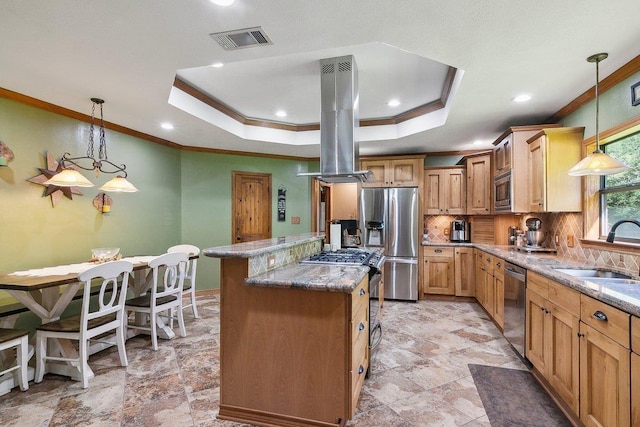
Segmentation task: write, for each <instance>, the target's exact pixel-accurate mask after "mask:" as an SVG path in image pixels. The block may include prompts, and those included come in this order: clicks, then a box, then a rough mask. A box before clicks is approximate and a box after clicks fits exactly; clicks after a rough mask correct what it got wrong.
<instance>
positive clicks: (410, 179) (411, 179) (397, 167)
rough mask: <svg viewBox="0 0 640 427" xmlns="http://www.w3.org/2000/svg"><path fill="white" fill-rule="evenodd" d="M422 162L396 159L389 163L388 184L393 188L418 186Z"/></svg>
mask: <svg viewBox="0 0 640 427" xmlns="http://www.w3.org/2000/svg"><path fill="white" fill-rule="evenodd" d="M423 168H424V160H421V159H398V160H391V161H390V162H389V171H388V175H387V176H388V181H389V182H388V184H389V185H391V186H394V187H417V186H418V185H419V184H420V179H421V176H420V171H422V169H423Z"/></svg>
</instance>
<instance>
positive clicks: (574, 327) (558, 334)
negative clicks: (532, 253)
mask: <svg viewBox="0 0 640 427" xmlns="http://www.w3.org/2000/svg"><path fill="white" fill-rule="evenodd" d="M526 312H527V313H526V319H527V321H526V333H525V336H526V345H525V354H526V356H527V358H528V359H529V361H530V362H531V363H532V364H533V366H535V368H536V369H537V370H538V371H539V372H540V373H541V374H542V375H543V376H544V377H545V378H546V379H547V381H549V383H550V384H551V386H552V387H553V388H554V390H555V391H556V392H557V394H558V395H559V396H560V397H561V398H562V399H563V400H564V401H565V402H566V403H567V405H568V406H569V407H570V408H571V409H572V410H573V411H574V412H575V413H578V409H579V406H578V402H579V399H578V397H579V367H580V364H579V362H580V359H579V351H578V349H579V346H578V344H579V341H578V331H579V316H580V294H579V293H578V292H577V291H574V290H573V289H570V288H567V287H565V286H563V285H560V284H558V283H555V282H553V281H551V280H549V279H547V278H545V277H542V276H540V275H538V274H536V273H533V272H529V273H528V277H527V297H526Z"/></svg>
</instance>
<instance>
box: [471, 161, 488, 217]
mask: <svg viewBox="0 0 640 427" xmlns="http://www.w3.org/2000/svg"><path fill="white" fill-rule="evenodd" d="M492 188H493V182H492V180H491V155H490V154H484V155H480V156H474V157H469V158H467V215H489V214H491V212H492V198H491V193H492V191H491V190H492Z"/></svg>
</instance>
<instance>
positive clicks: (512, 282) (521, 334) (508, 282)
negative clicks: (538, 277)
mask: <svg viewBox="0 0 640 427" xmlns="http://www.w3.org/2000/svg"><path fill="white" fill-rule="evenodd" d="M526 283H527V270H526V269H524V268H522V267H519V266H517V265H515V264H511V263H509V262H507V263H506V264H505V266H504V337H505V338H506V339H507V341H509V343H510V344H511V345H512V346H513V348H515V349H516V351H517V352H518V353H520V355H521V356H522V357H525V356H524V347H525V329H526V325H525V310H526V305H525V296H526V295H525V290H526Z"/></svg>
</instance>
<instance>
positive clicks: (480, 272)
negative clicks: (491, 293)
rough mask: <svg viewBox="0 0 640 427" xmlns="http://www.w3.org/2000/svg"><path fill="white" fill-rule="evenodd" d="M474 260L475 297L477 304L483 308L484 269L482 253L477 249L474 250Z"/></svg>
mask: <svg viewBox="0 0 640 427" xmlns="http://www.w3.org/2000/svg"><path fill="white" fill-rule="evenodd" d="M474 259H475V273H476V280H475V287H476V289H475V297H476V300H477V301H478V303H479V304H480V305H481V306H483V307H484V299H485V296H484V292H485V287H486V286H485V285H484V274H485V267H484V265H485V264H484V261H483V259H484V252H483V251H481V250H479V249H475V250H474Z"/></svg>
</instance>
